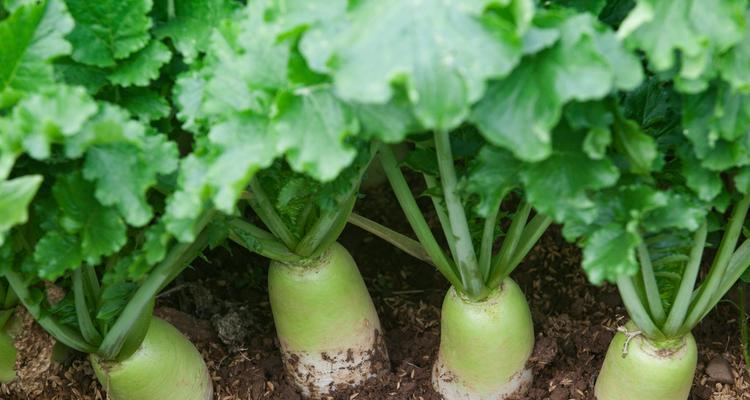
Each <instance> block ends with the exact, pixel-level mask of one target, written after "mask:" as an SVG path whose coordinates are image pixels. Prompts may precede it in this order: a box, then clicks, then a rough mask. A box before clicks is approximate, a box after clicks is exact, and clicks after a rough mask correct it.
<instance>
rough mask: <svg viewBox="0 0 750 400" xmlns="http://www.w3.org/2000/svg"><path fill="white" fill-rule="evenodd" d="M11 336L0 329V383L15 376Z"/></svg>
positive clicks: (14, 347)
mask: <svg viewBox="0 0 750 400" xmlns="http://www.w3.org/2000/svg"><path fill="white" fill-rule="evenodd" d="M14 342H15V341H14V340H13V337H12V336H11V335H10V334H9V333H8V332H7V331H6V330H5V329H3V330H0V383H8V382H10V381H12V380H13V379H15V378H16V355H17V351H16V346H15V343H14Z"/></svg>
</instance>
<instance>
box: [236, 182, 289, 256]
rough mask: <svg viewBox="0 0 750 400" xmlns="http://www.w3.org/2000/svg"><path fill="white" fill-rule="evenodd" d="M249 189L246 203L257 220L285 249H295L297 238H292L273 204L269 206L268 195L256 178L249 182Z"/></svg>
mask: <svg viewBox="0 0 750 400" xmlns="http://www.w3.org/2000/svg"><path fill="white" fill-rule="evenodd" d="M250 189H251V190H252V196H250V198H249V199H248V202H249V203H250V207H252V208H253V211H255V213H256V214H257V215H258V218H260V219H261V221H263V223H264V224H266V227H268V229H269V230H270V231H271V232H272V233H273V234H274V235H276V237H277V238H279V239H281V241H282V242H284V244H285V245H286V247H288V248H289V249H294V248H295V247H297V242H298V240H297V238H296V237H294V235H293V234H292V232H291V231H290V230H289V228H288V227H287V226H286V224H285V223H284V221H283V220H282V219H281V217H280V216H279V214H278V213H277V212H276V209H275V208H274V206H273V204H271V201H270V200H269V197H268V195H266V192H265V191H264V190H263V187H262V186H261V185H260V181H258V178H257V177H256V178H255V179H253V180H252V181H251V182H250Z"/></svg>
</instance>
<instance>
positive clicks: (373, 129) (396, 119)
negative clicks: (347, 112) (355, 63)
mask: <svg viewBox="0 0 750 400" xmlns="http://www.w3.org/2000/svg"><path fill="white" fill-rule="evenodd" d="M350 106H351V109H352V111H353V112H354V114H355V115H356V116H357V118H358V119H359V121H360V123H361V124H362V131H361V132H360V136H361V137H363V138H364V139H372V138H377V139H380V140H382V141H383V142H385V143H400V142H402V141H404V139H406V136H407V135H408V134H409V133H412V132H414V131H415V130H417V127H418V124H417V120H416V118H415V116H414V114H413V113H412V110H411V108H410V107H409V100H408V99H406V98H405V96H396V97H394V98H393V99H392V100H391V101H390V102H388V103H386V104H361V103H353V104H350Z"/></svg>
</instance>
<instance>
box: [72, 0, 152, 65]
mask: <svg viewBox="0 0 750 400" xmlns="http://www.w3.org/2000/svg"><path fill="white" fill-rule="evenodd" d="M66 3H67V5H68V9H69V10H70V14H71V15H72V16H73V19H75V29H73V31H72V32H71V33H70V35H68V40H70V42H71V43H72V44H73V59H75V60H76V61H78V62H82V63H84V64H89V65H95V66H98V67H112V66H114V65H115V64H116V63H117V60H120V59H123V58H126V57H128V56H130V55H131V54H133V53H135V52H136V51H138V50H140V49H142V48H143V47H145V46H146V44H148V42H149V40H150V38H151V35H150V34H149V29H150V28H151V18H149V16H148V13H149V11H151V6H152V3H151V0H97V1H93V2H92V1H86V0H66Z"/></svg>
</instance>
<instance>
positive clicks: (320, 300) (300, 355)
mask: <svg viewBox="0 0 750 400" xmlns="http://www.w3.org/2000/svg"><path fill="white" fill-rule="evenodd" d="M360 158H361V160H359V161H358V162H355V165H353V166H352V167H350V168H349V169H348V170H345V171H344V172H343V173H342V174H341V175H340V176H339V178H337V179H336V180H334V181H332V182H330V183H327V184H319V183H317V182H315V181H314V180H312V179H311V178H309V177H305V176H303V175H300V174H296V173H293V172H292V171H291V170H290V169H289V167H288V166H286V165H284V164H283V163H280V162H279V163H276V164H275V165H274V166H272V167H270V168H267V169H265V170H263V171H260V172H259V173H257V174H256V175H255V178H254V180H253V182H252V183H251V185H250V190H249V193H248V194H247V196H246V198H247V200H248V203H249V204H250V206H251V208H252V209H253V211H254V212H255V214H256V215H257V216H258V218H260V220H261V221H262V222H263V224H264V225H265V226H266V228H267V229H268V231H266V230H264V229H262V228H260V227H257V226H255V225H253V224H252V223H250V222H249V221H246V220H242V219H234V220H232V221H231V222H230V224H229V225H230V227H229V232H230V235H229V237H230V238H231V239H232V240H234V241H235V242H237V243H239V244H241V245H243V246H245V247H246V248H247V249H248V250H250V251H254V252H257V253H258V254H261V255H263V256H265V257H268V258H270V259H271V266H270V269H269V271H268V295H269V297H270V300H271V309H272V311H273V317H274V322H275V325H276V332H277V335H278V338H279V344H280V345H281V351H282V359H283V361H284V367H285V369H286V371H287V373H288V375H289V376H290V377H291V378H292V382H294V384H295V385H296V386H297V388H298V389H299V390H300V391H301V392H302V393H303V394H305V395H306V396H310V397H314V398H320V397H322V396H324V395H327V394H329V393H332V392H333V391H335V390H336V389H337V388H339V386H340V385H344V384H345V385H350V386H356V385H360V384H362V383H363V382H364V381H365V380H366V379H368V378H370V377H374V376H376V375H377V374H379V373H380V372H382V371H384V370H385V369H386V368H388V354H387V351H386V349H385V342H384V341H383V331H382V328H381V327H380V321H379V319H378V315H377V313H376V311H375V306H374V305H373V303H372V300H371V299H370V295H369V293H368V292H367V288H366V287H365V284H364V281H363V280H362V276H361V275H360V274H359V270H358V269H357V265H356V263H355V262H354V259H353V258H352V256H351V255H350V254H349V252H348V251H347V250H346V249H345V248H344V247H343V246H341V245H340V244H339V243H338V242H336V239H337V238H338V236H339V235H340V234H341V231H342V230H343V229H344V227H345V226H346V221H347V218H348V217H349V214H350V213H351V211H352V208H353V207H354V201H355V199H356V196H357V189H358V186H359V182H360V179H361V176H362V173H363V171H364V169H365V167H366V166H367V164H368V162H369V160H370V156H369V152H368V151H366V150H365V151H364V152H363V155H362V157H360ZM269 231H270V232H269ZM332 310H335V311H332Z"/></svg>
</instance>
